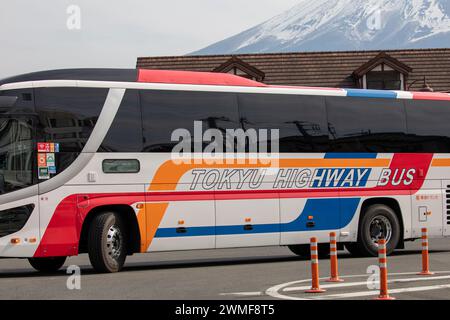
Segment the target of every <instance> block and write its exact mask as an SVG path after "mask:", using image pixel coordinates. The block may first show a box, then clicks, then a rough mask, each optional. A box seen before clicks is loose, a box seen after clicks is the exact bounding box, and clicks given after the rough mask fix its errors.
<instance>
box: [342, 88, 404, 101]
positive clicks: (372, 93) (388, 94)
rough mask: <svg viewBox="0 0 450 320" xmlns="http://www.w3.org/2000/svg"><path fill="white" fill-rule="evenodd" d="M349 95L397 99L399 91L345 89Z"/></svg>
mask: <svg viewBox="0 0 450 320" xmlns="http://www.w3.org/2000/svg"><path fill="white" fill-rule="evenodd" d="M345 90H346V91H347V97H360V98H385V99H397V93H396V92H394V91H385V90H362V89H345Z"/></svg>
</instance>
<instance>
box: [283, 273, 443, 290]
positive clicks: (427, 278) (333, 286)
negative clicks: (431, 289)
mask: <svg viewBox="0 0 450 320" xmlns="http://www.w3.org/2000/svg"><path fill="white" fill-rule="evenodd" d="M443 279H450V276H439V277H420V278H406V279H390V280H388V283H404V282H416V281H432V280H443ZM366 284H367V281H360V282H347V283H346V282H343V283H337V284H323V285H322V284H321V285H320V287H321V288H323V289H330V288H345V287H356V286H363V285H366ZM309 288H310V287H309V286H303V287H291V288H285V289H283V291H284V292H292V291H304V290H307V289H309Z"/></svg>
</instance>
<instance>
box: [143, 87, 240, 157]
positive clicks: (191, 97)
mask: <svg viewBox="0 0 450 320" xmlns="http://www.w3.org/2000/svg"><path fill="white" fill-rule="evenodd" d="M140 97H141V106H142V115H143V127H144V138H145V142H144V151H146V152H171V151H172V148H173V147H174V146H175V145H176V144H177V143H178V142H177V141H175V142H173V141H171V136H172V133H173V131H174V130H176V129H186V130H188V131H189V132H190V135H191V137H192V138H194V121H201V122H202V124H203V132H204V131H205V130H207V129H219V130H221V131H224V130H226V129H234V128H237V127H239V120H238V108H237V97H236V95H235V94H231V93H213V92H177V91H141V93H140Z"/></svg>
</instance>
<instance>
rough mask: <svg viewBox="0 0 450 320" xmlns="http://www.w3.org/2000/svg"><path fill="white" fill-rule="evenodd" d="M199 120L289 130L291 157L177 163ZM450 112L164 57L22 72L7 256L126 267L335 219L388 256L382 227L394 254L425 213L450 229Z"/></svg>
mask: <svg viewBox="0 0 450 320" xmlns="http://www.w3.org/2000/svg"><path fill="white" fill-rule="evenodd" d="M195 121H197V122H200V123H201V124H202V125H203V130H206V129H217V130H219V131H220V132H224V131H227V130H228V129H234V130H238V129H242V130H249V129H270V130H271V129H276V130H278V137H277V138H276V141H275V142H276V143H277V144H278V152H277V154H278V162H277V166H276V168H274V167H273V166H271V167H270V168H268V165H267V163H268V162H264V161H260V159H259V160H258V161H247V160H249V159H247V160H245V161H238V159H234V160H232V161H226V162H222V163H219V162H217V163H212V162H210V161H206V159H203V158H201V157H200V158H199V159H196V161H193V162H181V163H180V162H179V161H175V160H174V159H173V153H172V151H173V148H174V146H176V144H177V142H176V141H175V142H174V141H173V137H172V134H173V132H174V131H175V130H177V129H179V128H185V130H186V131H187V132H188V133H190V134H192V136H194V137H195V135H196V134H197V133H198V132H197V133H196V132H193V131H194V122H195ZM449 122H450V95H449V94H445V93H422V92H403V91H376V90H375V91H374V90H355V89H327V88H304V87H277V86H269V85H265V84H262V83H258V82H254V81H251V80H248V79H244V78H240V77H236V76H234V75H229V74H216V73H195V72H176V71H155V70H116V69H77V70H57V71H46V72H38V73H33V74H27V75H22V76H17V77H13V78H9V79H6V80H3V81H0V256H1V257H17V258H28V259H29V261H30V263H31V265H32V266H33V267H34V268H35V269H37V270H40V271H55V270H58V269H59V268H60V267H61V266H62V265H63V264H64V261H65V259H66V257H68V256H75V255H78V254H80V253H88V254H89V258H90V260H91V263H92V265H93V267H94V268H95V269H96V270H97V271H99V272H116V271H119V270H120V269H121V268H122V267H123V265H124V262H125V258H126V256H127V255H131V254H134V253H140V252H142V253H143V252H156V251H174V250H192V249H214V248H236V247H256V246H274V245H280V246H288V247H289V248H290V249H291V250H292V251H293V252H294V253H296V254H299V255H305V256H306V255H308V242H309V239H310V237H311V236H316V237H318V239H319V243H321V245H322V247H323V246H324V245H325V244H326V243H327V242H328V240H329V237H328V236H329V232H331V231H335V232H336V233H337V235H338V242H339V245H340V247H343V246H345V247H346V248H347V249H348V250H349V251H350V252H351V253H352V254H358V255H372V256H373V255H375V254H376V249H377V245H376V242H377V240H378V239H379V238H380V237H383V238H386V239H387V242H388V244H387V248H388V253H391V252H392V251H393V250H394V249H397V248H403V246H404V243H405V241H411V240H414V239H418V238H420V236H421V233H420V231H421V228H422V227H427V228H428V230H429V235H430V237H446V236H449V235H450V125H449ZM200 134H202V132H200ZM266 138H267V137H266ZM196 139H197V138H194V143H197V140H196ZM261 139H262V138H261ZM266 140H270V139H269V138H267V139H266ZM271 142H273V141H271ZM200 143H201V142H200ZM202 147H203V146H202V145H200V148H202ZM202 151H204V150H203V149H200V153H202ZM193 155H194V156H195V154H194V153H193ZM197 155H198V153H197ZM228 160H229V159H228ZM319 250H320V248H319ZM322 253H325V250H322Z"/></svg>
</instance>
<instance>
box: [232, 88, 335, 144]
mask: <svg viewBox="0 0 450 320" xmlns="http://www.w3.org/2000/svg"><path fill="white" fill-rule="evenodd" d="M239 110H240V115H241V123H242V126H243V128H244V129H246V130H247V129H250V128H253V129H257V130H258V129H278V130H279V137H280V140H279V148H280V152H323V151H325V150H327V149H328V131H327V118H326V108H325V100H324V98H323V97H313V96H296V95H269V94H267V95H261V94H241V95H239ZM268 137H269V139H268V140H270V133H269V134H268ZM268 145H270V141H268Z"/></svg>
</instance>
